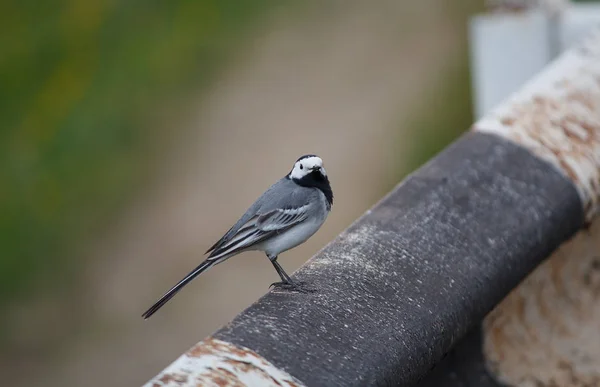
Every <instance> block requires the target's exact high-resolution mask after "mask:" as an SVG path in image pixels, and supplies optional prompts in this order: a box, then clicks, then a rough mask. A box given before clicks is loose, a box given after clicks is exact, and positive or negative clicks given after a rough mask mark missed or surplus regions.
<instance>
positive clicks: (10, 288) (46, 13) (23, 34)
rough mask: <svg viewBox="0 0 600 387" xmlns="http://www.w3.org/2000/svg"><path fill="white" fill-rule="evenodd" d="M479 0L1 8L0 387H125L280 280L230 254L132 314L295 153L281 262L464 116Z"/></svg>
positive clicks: (300, 259) (433, 148) (332, 229)
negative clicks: (471, 28)
mask: <svg viewBox="0 0 600 387" xmlns="http://www.w3.org/2000/svg"><path fill="white" fill-rule="evenodd" d="M482 9H483V0H479V1H476V0H455V1H452V2H448V1H443V0H420V1H375V2H366V1H350V0H346V1H326V2H323V1H320V2H318V1H303V2H292V1H285V0H281V1H273V0H253V1H249V0H244V1H242V0H219V1H216V0H213V1H210V0H201V1H198V0H196V1H193V0H189V1H185V0H182V1H170V2H167V1H145V2H142V1H110V0H104V1H102V0H86V1H80V0H62V1H53V2H46V1H29V0H18V1H17V0H4V1H2V2H1V3H0V31H1V33H0V49H1V51H0V125H1V126H0V308H1V309H0V310H1V311H2V312H1V314H0V379H1V380H2V384H3V385H7V386H8V385H10V386H38V385H39V386H41V385H43V386H90V387H95V386H103V387H104V386H107V385H108V386H134V385H140V384H142V383H144V382H145V381H147V380H148V379H149V378H151V377H152V376H154V375H155V374H156V373H157V372H159V371H160V370H161V369H162V368H164V367H165V366H166V365H167V364H169V363H170V362H171V361H173V360H174V359H175V358H176V357H177V356H178V355H179V354H181V353H182V352H183V351H185V350H186V349H187V348H189V347H190V346H192V345H193V344H195V343H196V342H197V341H199V340H201V339H202V338H203V337H205V336H206V335H208V334H210V333H211V332H212V331H214V330H215V329H217V328H218V327H219V326H220V325H221V324H224V323H225V322H227V321H228V320H229V319H231V318H232V317H233V316H235V315H236V314H237V313H239V312H240V311H241V310H243V309H244V308H246V307H247V306H249V305H250V304H251V303H252V302H253V301H254V300H256V299H257V298H258V297H260V296H261V295H262V294H264V293H265V292H266V291H267V289H268V286H269V284H270V283H271V282H274V281H276V280H278V277H277V274H276V273H275V271H274V270H273V268H272V266H271V264H270V263H269V262H268V260H267V259H266V258H265V257H264V255H262V254H261V253H258V252H253V253H245V254H244V255H241V256H238V257H236V258H235V259H232V260H230V261H228V262H226V263H224V264H222V265H219V266H217V267H215V268H213V269H211V271H210V272H209V273H207V274H205V275H203V276H202V277H200V278H199V279H197V280H195V281H194V282H193V283H192V284H190V285H189V286H187V287H186V288H185V290H184V291H183V292H181V293H180V294H179V295H178V296H177V297H176V298H174V299H173V300H172V301H171V302H170V303H168V304H167V306H165V307H164V308H163V309H161V310H160V312H159V313H157V314H156V315H154V316H153V317H152V318H151V319H149V320H148V321H144V320H143V319H142V318H141V317H140V315H141V313H143V312H144V311H145V310H146V309H147V308H148V307H149V306H150V305H151V304H152V303H153V302H154V301H156V299H157V298H158V297H160V296H161V295H162V294H163V292H164V291H166V290H167V289H169V288H170V287H171V286H172V285H174V284H175V283H176V282H177V281H178V280H180V279H181V278H182V277H183V276H184V275H185V274H187V272H188V271H189V270H190V269H192V268H193V267H195V266H196V265H197V264H198V263H199V262H200V261H201V260H202V259H203V255H202V254H203V252H204V251H205V250H206V249H207V248H208V247H209V246H210V245H212V244H213V243H214V242H215V241H216V239H218V238H219V237H220V236H221V235H222V234H223V233H224V232H225V231H226V230H227V229H228V228H229V227H230V226H231V225H232V224H233V223H234V222H235V221H236V220H237V219H238V217H239V216H240V215H241V214H242V213H243V211H245V210H246V208H247V207H248V206H249V205H250V204H251V203H252V202H253V201H254V200H255V199H256V198H257V197H258V195H260V194H261V193H262V192H263V191H264V190H265V189H266V188H267V187H268V186H269V185H270V184H272V183H273V182H274V181H275V180H276V179H278V178H280V177H282V176H284V175H285V174H286V173H287V172H288V171H289V169H290V168H291V167H292V165H293V162H294V161H295V160H296V158H298V157H299V156H301V155H303V154H307V153H316V154H319V155H320V156H321V157H322V158H323V159H324V161H325V166H326V168H327V171H328V173H329V175H330V178H331V182H332V186H333V190H334V194H335V205H334V207H333V211H332V213H331V215H330V216H329V218H328V220H327V222H326V223H325V225H324V226H323V228H322V229H321V230H320V231H319V232H318V233H317V234H316V235H315V236H314V237H313V238H312V239H310V240H309V241H308V242H307V243H306V244H304V245H302V246H300V247H298V248H296V249H294V250H292V251H290V252H288V253H286V254H284V255H282V257H281V259H280V261H281V263H282V265H283V267H284V268H286V270H287V271H288V272H293V271H294V270H295V269H296V268H298V267H299V266H300V265H302V263H304V262H305V261H306V260H308V259H309V258H310V257H311V256H312V255H313V254H314V253H316V252H317V251H318V250H319V249H320V248H322V247H323V246H324V245H325V244H326V243H327V242H328V241H330V240H331V239H333V238H334V237H335V236H336V235H337V234H338V233H339V232H340V231H342V230H343V229H344V228H346V227H347V226H348V225H349V224H350V223H351V222H352V221H353V220H355V219H356V218H357V217H358V216H360V215H361V214H362V213H364V211H366V210H367V209H368V208H369V207H371V206H372V205H373V204H374V203H375V202H376V201H377V200H379V199H380V198H381V197H382V195H384V194H385V193H386V192H388V191H389V190H390V189H391V188H392V187H393V186H394V185H395V184H397V183H398V182H399V181H400V180H401V179H402V178H403V177H404V176H405V175H406V174H407V173H409V172H410V171H412V170H413V169H414V168H416V167H418V166H419V165H421V164H422V163H423V162H424V161H426V160H427V159H429V158H430V157H431V156H432V155H433V154H435V153H436V152H438V151H439V150H440V149H441V148H443V147H444V146H445V145H447V144H448V143H449V142H450V141H452V140H453V139H454V138H455V137H456V136H458V135H460V133H462V132H463V131H464V130H466V129H467V128H468V127H469V126H470V124H471V121H472V115H471V105H472V104H471V95H470V82H469V68H468V55H467V49H468V46H467V19H468V17H469V16H470V15H472V14H473V13H475V12H479V11H481V10H482Z"/></svg>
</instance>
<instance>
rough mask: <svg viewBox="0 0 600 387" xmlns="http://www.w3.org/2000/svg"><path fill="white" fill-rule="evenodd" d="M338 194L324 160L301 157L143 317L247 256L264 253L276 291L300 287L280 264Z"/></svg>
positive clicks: (315, 226) (308, 234) (323, 216)
mask: <svg viewBox="0 0 600 387" xmlns="http://www.w3.org/2000/svg"><path fill="white" fill-rule="evenodd" d="M332 205H333V192H332V190H331V186H330V185H329V178H328V177H327V172H325V168H324V167H323V160H321V158H320V157H318V156H316V155H306V156H302V157H300V158H299V159H298V160H297V161H296V163H295V164H294V167H293V168H292V170H291V171H290V173H289V174H288V175H287V176H285V177H283V178H282V179H280V180H279V181H278V182H276V183H275V184H273V185H272V186H271V187H270V188H269V189H268V190H267V191H265V193H263V194H262V195H261V196H260V197H259V198H258V199H257V200H256V201H255V202H254V204H252V206H250V208H248V210H247V211H246V213H245V214H244V215H243V216H242V217H241V218H240V220H238V221H237V223H236V224H234V225H233V227H231V228H230V229H229V231H227V232H226V233H225V235H223V237H222V238H221V239H219V240H218V241H217V243H215V244H214V245H213V246H212V247H211V248H210V249H208V251H207V252H206V253H209V252H210V254H209V256H208V258H207V259H206V260H205V261H204V262H202V263H201V264H200V265H199V266H198V267H197V268H195V269H194V270H192V272H190V273H189V274H188V275H187V276H185V278H183V279H182V280H181V281H179V282H178V283H177V285H175V286H173V287H172V288H171V289H170V290H169V291H168V292H167V293H165V295H164V296H162V297H161V298H160V299H159V300H158V301H157V302H156V303H155V304H154V305H152V306H151V307H150V309H148V310H147V311H146V312H145V313H144V314H143V315H142V317H144V319H147V318H148V317H150V316H152V315H153V314H154V313H155V312H156V311H157V310H158V309H160V308H161V307H162V306H163V305H164V304H166V303H167V302H168V301H169V300H170V299H171V298H173V296H175V294H177V292H179V291H180V290H181V289H182V288H183V287H184V286H185V285H187V284H188V283H189V282H190V281H191V280H193V279H194V278H196V276H198V275H199V274H200V273H202V272H204V271H206V270H208V269H209V268H211V267H212V266H214V265H216V264H219V263H221V262H223V261H225V260H227V259H229V258H231V257H233V256H234V255H237V254H239V253H241V252H243V251H248V250H259V251H264V252H265V253H266V254H267V257H268V258H269V260H270V261H271V263H272V264H273V266H274V267H275V270H276V271H277V274H279V277H281V282H275V283H273V284H272V285H271V286H277V287H282V288H287V289H291V288H295V287H296V283H294V282H293V281H292V279H291V278H290V276H289V275H287V273H286V272H285V271H284V270H283V268H282V267H281V265H279V263H278V262H277V256H278V255H279V254H280V253H282V252H284V251H287V250H289V249H292V248H294V247H296V246H298V245H299V244H301V243H304V242H305V241H306V240H307V239H308V238H310V237H311V236H312V235H313V234H314V233H315V232H317V230H318V229H319V228H320V227H321V225H323V223H324V222H325V219H326V218H327V215H329V211H331V206H332Z"/></svg>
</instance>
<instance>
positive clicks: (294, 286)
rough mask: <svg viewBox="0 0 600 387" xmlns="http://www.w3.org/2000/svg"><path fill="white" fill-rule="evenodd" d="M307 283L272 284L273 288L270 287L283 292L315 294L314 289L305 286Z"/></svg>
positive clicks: (281, 282)
mask: <svg viewBox="0 0 600 387" xmlns="http://www.w3.org/2000/svg"><path fill="white" fill-rule="evenodd" d="M304 285H305V283H304V282H283V281H280V282H273V283H272V284H271V286H269V289H270V288H274V289H282V290H290V291H295V292H298V293H314V292H315V290H314V289H309V288H307V287H306V286H304Z"/></svg>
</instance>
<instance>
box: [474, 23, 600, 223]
mask: <svg viewBox="0 0 600 387" xmlns="http://www.w3.org/2000/svg"><path fill="white" fill-rule="evenodd" d="M582 46H585V47H586V50H587V51H588V53H590V54H591V53H593V55H586V56H583V55H581V53H580V52H579V51H578V50H577V49H572V50H570V51H568V52H567V53H565V54H563V55H561V57H560V58H559V59H558V60H556V61H555V62H553V63H552V65H550V66H549V67H548V68H547V69H545V70H544V71H542V72H541V73H540V74H538V75H537V76H536V77H534V78H533V79H532V80H531V81H530V82H528V84H527V85H526V86H524V87H523V89H522V90H521V91H520V92H518V93H515V94H513V95H512V96H511V97H510V99H509V100H508V101H507V102H506V103H504V104H502V105H500V106H498V107H497V108H496V109H494V110H493V111H492V112H491V113H490V114H488V115H487V116H486V117H484V118H483V119H481V120H479V121H478V122H476V123H475V124H474V125H473V126H472V130H476V131H479V132H489V133H495V134H497V135H500V136H502V137H504V138H506V139H508V140H511V141H513V142H515V143H517V144H519V145H521V146H523V147H525V148H527V149H528V150H529V151H531V152H532V153H533V154H535V155H536V156H537V157H539V158H541V159H544V160H546V161H548V162H550V163H551V164H553V165H554V166H555V167H556V168H557V169H558V170H559V171H561V172H562V173H563V174H564V175H565V176H566V177H568V178H569V179H570V180H572V181H573V184H574V185H575V187H576V188H577V191H578V193H579V196H580V198H581V202H582V204H583V209H584V210H585V215H586V222H589V221H591V220H592V218H593V217H594V216H595V215H596V214H597V213H598V212H599V211H600V184H599V183H597V182H600V29H598V30H597V31H596V33H595V34H593V35H592V36H591V38H590V39H589V40H588V41H587V42H584V43H583V44H582Z"/></svg>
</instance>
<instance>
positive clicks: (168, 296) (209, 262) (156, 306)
mask: <svg viewBox="0 0 600 387" xmlns="http://www.w3.org/2000/svg"><path fill="white" fill-rule="evenodd" d="M217 263H218V261H215V260H206V261H204V262H202V263H201V264H200V265H199V266H198V267H197V268H195V269H194V270H192V271H191V272H190V274H188V275H186V276H185V277H184V278H183V279H182V280H181V281H179V282H178V283H177V285H175V286H173V287H172V288H171V289H170V290H169V291H168V292H166V293H165V295H164V296H162V297H161V298H160V300H158V301H156V303H155V304H154V305H152V306H151V307H150V309H148V310H147V311H146V312H144V314H143V315H142V317H143V318H144V320H146V319H148V318H149V317H150V316H152V315H153V314H154V313H156V311H157V310H159V309H160V308H162V307H163V305H164V304H166V303H167V302H169V300H170V299H171V298H173V297H174V296H175V295H176V294H177V293H178V292H179V291H180V290H181V289H182V288H183V287H184V286H185V285H187V284H188V283H189V282H190V281H191V280H193V279H194V278H196V277H197V276H198V275H200V274H201V273H202V272H204V271H206V270H208V269H210V268H211V267H212V266H214V265H215V264H217Z"/></svg>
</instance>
